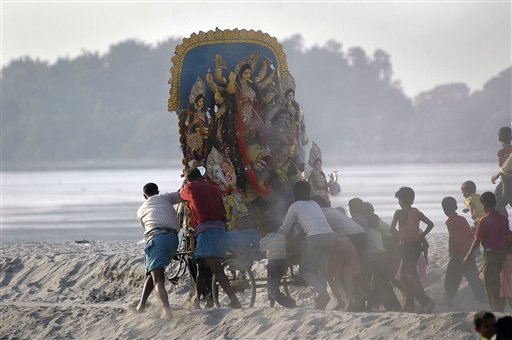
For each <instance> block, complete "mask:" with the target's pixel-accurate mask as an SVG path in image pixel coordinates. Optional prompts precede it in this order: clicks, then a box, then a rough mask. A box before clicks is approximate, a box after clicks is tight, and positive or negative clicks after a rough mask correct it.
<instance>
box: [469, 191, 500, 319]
mask: <svg viewBox="0 0 512 340" xmlns="http://www.w3.org/2000/svg"><path fill="white" fill-rule="evenodd" d="M480 201H481V202H482V204H483V205H484V210H485V212H486V213H487V214H486V215H485V216H484V217H482V218H481V219H480V222H479V223H478V227H477V229H476V234H475V240H474V241H473V244H472V245H471V249H470V250H469V252H468V254H467V255H466V257H465V258H464V263H467V262H468V261H469V259H470V258H471V255H472V253H473V251H475V249H476V248H478V246H479V245H480V243H482V246H483V248H484V285H485V291H486V292H487V298H488V299H489V304H490V305H491V309H492V310H493V311H496V312H503V311H504V309H505V299H504V298H502V297H501V296H500V286H501V283H500V272H501V269H502V267H503V263H504V262H505V258H506V256H507V249H508V248H509V247H510V229H509V226H508V218H506V217H505V216H503V215H502V214H500V213H499V212H497V211H496V210H495V208H496V197H495V196H494V194H493V193H492V192H484V193H483V194H482V195H481V196H480Z"/></svg>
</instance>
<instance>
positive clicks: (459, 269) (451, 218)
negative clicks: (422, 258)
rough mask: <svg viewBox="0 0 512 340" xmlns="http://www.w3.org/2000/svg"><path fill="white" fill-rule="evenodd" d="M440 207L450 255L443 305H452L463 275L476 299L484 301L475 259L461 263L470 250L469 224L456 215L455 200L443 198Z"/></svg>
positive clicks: (470, 232) (471, 238)
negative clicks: (444, 217)
mask: <svg viewBox="0 0 512 340" xmlns="http://www.w3.org/2000/svg"><path fill="white" fill-rule="evenodd" d="M441 206H442V207H443V211H444V213H445V214H446V216H448V219H447V220H446V226H447V227H448V235H449V236H448V237H449V239H448V253H449V255H450V261H449V262H448V266H447V267H446V276H445V279H444V303H445V305H447V306H451V305H452V304H453V300H454V299H455V295H457V290H458V289H459V285H460V282H461V280H462V276H463V275H464V277H465V278H466V280H467V281H468V284H469V286H470V287H471V290H472V291H473V294H474V295H475V296H476V298H477V299H478V300H480V301H485V300H484V286H483V284H482V281H481V280H480V278H479V277H478V268H477V267H476V262H475V257H474V256H472V257H471V258H470V259H468V262H467V263H466V264H464V263H462V260H463V259H464V256H465V255H466V254H467V253H468V251H469V249H470V248H471V243H472V240H473V238H474V236H473V232H472V231H471V228H470V226H469V223H468V221H466V219H465V218H464V217H462V216H460V215H459V214H457V212H456V211H457V201H456V200H455V198H453V197H445V198H443V201H442V202H441Z"/></svg>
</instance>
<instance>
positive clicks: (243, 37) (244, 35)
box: [167, 29, 288, 112]
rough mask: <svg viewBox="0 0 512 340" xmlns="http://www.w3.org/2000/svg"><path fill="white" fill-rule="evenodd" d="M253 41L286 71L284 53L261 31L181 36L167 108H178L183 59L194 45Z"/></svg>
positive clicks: (201, 33) (279, 68) (217, 31)
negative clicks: (267, 51) (272, 56)
mask: <svg viewBox="0 0 512 340" xmlns="http://www.w3.org/2000/svg"><path fill="white" fill-rule="evenodd" d="M240 42H244V43H255V44H259V45H261V46H264V47H267V48H269V49H270V50H271V51H272V52H274V55H275V56H276V59H277V63H278V65H277V66H278V70H279V72H280V73H282V72H286V71H288V63H287V62H286V54H285V53H284V51H283V45H281V44H280V43H279V42H278V41H277V39H276V38H274V37H272V36H270V35H269V34H267V33H263V32H262V31H259V30H258V31H254V30H245V29H242V30H239V29H234V30H220V29H216V30H215V31H208V32H206V33H205V32H203V31H200V32H199V33H192V35H191V36H190V38H183V41H182V43H181V44H180V45H178V46H176V50H175V52H174V56H173V57H172V58H171V61H172V64H173V66H172V67H171V78H170V79H169V82H168V83H169V85H171V88H170V89H169V99H168V101H167V109H168V110H169V111H171V112H174V111H176V110H177V109H178V102H179V95H178V93H179V86H180V84H179V83H180V76H181V68H182V63H183V60H184V59H185V56H186V55H187V53H188V52H189V51H190V50H191V49H192V48H194V47H196V46H201V45H208V44H218V43H240Z"/></svg>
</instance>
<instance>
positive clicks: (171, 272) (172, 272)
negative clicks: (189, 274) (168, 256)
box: [165, 256, 187, 283]
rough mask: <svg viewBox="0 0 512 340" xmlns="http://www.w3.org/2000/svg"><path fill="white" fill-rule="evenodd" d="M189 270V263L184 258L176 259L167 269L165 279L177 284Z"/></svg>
mask: <svg viewBox="0 0 512 340" xmlns="http://www.w3.org/2000/svg"><path fill="white" fill-rule="evenodd" d="M186 270H187V263H186V262H185V259H184V258H183V256H178V257H174V258H173V259H172V260H171V263H169V265H168V266H167V267H165V277H166V279H167V280H169V281H171V282H172V283H177V282H178V280H179V278H180V277H181V276H182V275H183V274H185V272H186Z"/></svg>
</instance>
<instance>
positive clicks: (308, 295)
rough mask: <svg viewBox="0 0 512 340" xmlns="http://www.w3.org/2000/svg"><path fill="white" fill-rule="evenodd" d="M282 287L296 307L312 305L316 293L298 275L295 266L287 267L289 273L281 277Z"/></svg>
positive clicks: (313, 304)
mask: <svg viewBox="0 0 512 340" xmlns="http://www.w3.org/2000/svg"><path fill="white" fill-rule="evenodd" d="M283 289H284V293H285V294H286V296H288V297H289V298H292V299H293V300H294V301H295V303H296V304H297V307H314V306H315V297H316V293H315V291H314V290H313V288H311V287H310V286H309V285H308V284H307V282H306V281H305V280H304V279H303V278H302V276H300V275H299V273H298V270H297V268H296V267H292V266H291V267H290V268H289V275H287V276H286V278H283Z"/></svg>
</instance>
